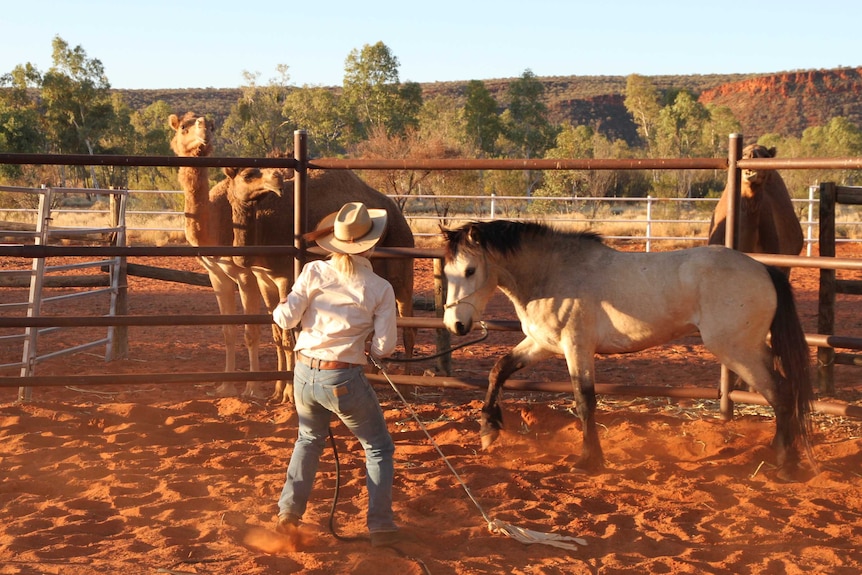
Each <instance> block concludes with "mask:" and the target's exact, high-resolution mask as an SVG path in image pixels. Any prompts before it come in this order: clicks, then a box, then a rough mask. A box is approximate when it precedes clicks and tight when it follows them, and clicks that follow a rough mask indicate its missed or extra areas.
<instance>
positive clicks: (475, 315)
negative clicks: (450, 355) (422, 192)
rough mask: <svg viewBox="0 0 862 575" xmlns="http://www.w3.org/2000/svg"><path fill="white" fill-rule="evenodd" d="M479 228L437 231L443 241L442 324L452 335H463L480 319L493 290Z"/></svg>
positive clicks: (493, 275) (492, 276)
mask: <svg viewBox="0 0 862 575" xmlns="http://www.w3.org/2000/svg"><path fill="white" fill-rule="evenodd" d="M479 226H481V224H467V225H465V226H463V227H461V228H458V229H455V230H445V229H442V228H441V231H442V232H443V235H444V237H445V239H446V260H445V266H444V268H443V273H444V274H445V275H446V282H447V296H446V306H445V311H444V313H443V323H444V324H445V325H446V328H447V329H448V330H449V331H451V332H452V333H454V334H457V335H465V334H467V333H468V332H469V331H470V330H471V329H472V328H473V322H474V321H478V320H479V319H481V317H482V311H483V310H484V309H485V304H486V303H488V299H489V298H490V297H491V294H493V293H494V289H495V288H496V287H497V277H496V273H495V272H494V270H493V269H492V268H491V266H489V265H488V253H487V251H486V249H485V246H484V242H483V241H482V238H481V236H480V234H481V232H480V230H481V228H480V227H479Z"/></svg>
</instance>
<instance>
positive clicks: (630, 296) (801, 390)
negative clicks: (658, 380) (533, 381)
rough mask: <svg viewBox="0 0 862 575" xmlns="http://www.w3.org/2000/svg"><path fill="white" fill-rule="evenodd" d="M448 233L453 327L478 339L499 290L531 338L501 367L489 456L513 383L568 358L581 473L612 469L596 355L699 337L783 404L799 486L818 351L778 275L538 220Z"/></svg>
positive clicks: (700, 253)
mask: <svg viewBox="0 0 862 575" xmlns="http://www.w3.org/2000/svg"><path fill="white" fill-rule="evenodd" d="M441 232H442V234H443V238H444V244H445V245H444V248H445V249H444V254H445V255H444V274H445V277H446V281H447V282H448V293H447V298H446V304H445V308H444V315H443V322H444V324H445V326H446V328H447V329H448V330H449V331H450V332H452V333H454V334H456V335H465V334H467V333H468V332H469V331H470V330H471V329H472V327H473V324H474V323H475V322H477V321H479V320H480V319H481V316H482V312H483V310H484V308H485V305H486V304H487V302H488V299H489V298H490V297H491V296H492V295H493V293H494V290H495V289H496V288H497V287H499V288H500V289H501V291H502V292H503V293H504V294H505V295H506V296H508V298H509V299H510V300H511V301H512V303H513V305H514V307H515V311H516V313H517V316H518V319H519V320H520V322H521V329H522V331H523V333H524V336H525V337H524V339H523V340H522V341H521V342H520V343H518V344H517V345H516V346H515V347H514V348H512V349H511V350H510V351H509V352H508V353H507V354H506V355H504V356H503V357H501V358H500V359H499V360H498V361H497V362H496V363H495V365H494V367H493V368H492V369H491V371H490V374H489V377H488V390H487V393H486V395H485V401H484V405H483V406H482V412H481V427H480V436H481V440H482V447H483V449H487V448H488V447H489V446H490V445H491V444H492V443H493V442H494V441H495V440H496V439H497V437H498V435H499V430H500V429H502V424H503V420H502V411H501V410H500V406H499V405H498V403H497V397H498V395H499V393H500V390H501V388H502V387H503V384H504V383H505V381H506V379H507V378H509V376H511V375H512V374H513V373H514V372H516V371H518V370H520V369H522V368H524V367H527V366H528V365H531V364H533V363H535V362H537V361H540V360H543V359H546V358H549V357H552V356H555V355H562V356H563V357H564V358H565V360H566V364H567V366H568V371H569V375H570V378H571V381H572V387H573V389H574V399H575V403H576V413H577V416H578V418H579V419H580V421H581V424H582V429H583V431H582V433H583V448H582V455H581V456H580V458H579V459H577V461H576V463H575V465H574V467H575V469H576V470H578V471H583V472H597V471H599V470H601V469H603V468H604V455H603V453H602V448H601V444H600V441H599V436H598V433H597V430H596V421H595V410H596V392H595V354H611V353H626V352H635V351H640V350H643V349H647V348H649V347H653V346H656V345H660V344H663V343H666V342H669V341H671V340H673V339H676V338H679V337H682V336H686V335H691V334H696V333H698V331H699V333H700V335H701V338H702V340H703V344H704V346H705V347H706V348H707V349H709V350H710V351H711V352H712V353H713V354H714V355H715V356H716V357H717V358H718V360H719V361H721V362H722V363H723V364H725V365H726V366H727V367H728V368H730V369H731V370H733V371H734V372H735V373H737V374H739V375H740V376H741V377H742V378H743V379H744V380H745V381H746V382H747V383H749V384H750V385H751V386H752V387H753V388H754V389H756V390H757V391H759V392H760V393H761V394H762V395H763V396H764V397H765V398H766V400H767V401H768V402H769V404H770V405H771V406H772V408H773V410H774V412H775V424H776V432H775V436H774V439H773V441H772V445H773V447H774V448H775V450H776V454H777V464H778V474H779V477H780V478H782V479H788V480H789V479H792V477H793V475H794V473H795V472H796V471H797V470H798V463H799V451H798V447H799V446H800V444H801V445H802V446H804V447H805V448H809V454H810V444H809V443H808V436H809V433H810V427H811V424H810V419H809V414H810V410H811V401H812V399H813V390H812V386H811V380H810V377H809V371H808V370H809V349H808V345H807V343H806V341H805V333H804V332H803V330H802V326H801V325H800V322H799V317H798V315H797V312H796V304H795V301H794V297H793V293H792V291H791V288H790V284H789V282H788V279H787V276H786V275H784V274H783V273H781V272H780V271H779V270H778V269H776V268H773V267H769V266H765V265H763V264H761V263H759V262H757V261H755V260H754V259H752V258H750V257H749V256H747V255H745V254H743V253H741V252H738V251H736V250H732V249H729V248H725V247H723V246H700V247H695V248H690V249H683V250H676V251H669V252H650V253H632V252H621V251H618V250H615V249H613V248H611V247H610V246H607V245H606V244H605V243H604V241H603V240H602V238H601V237H600V236H599V235H597V234H594V233H591V232H568V231H563V230H559V229H555V228H552V227H550V226H548V225H544V224H540V223H534V222H514V221H508V220H496V221H491V222H471V223H467V224H465V225H463V226H462V227H460V228H457V229H445V228H442V227H441ZM767 335H769V336H771V346H770V345H767Z"/></svg>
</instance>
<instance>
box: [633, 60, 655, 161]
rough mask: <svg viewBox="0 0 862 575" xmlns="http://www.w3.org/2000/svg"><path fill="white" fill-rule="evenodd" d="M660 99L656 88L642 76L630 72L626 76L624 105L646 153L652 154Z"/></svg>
mask: <svg viewBox="0 0 862 575" xmlns="http://www.w3.org/2000/svg"><path fill="white" fill-rule="evenodd" d="M660 102H661V100H660V98H659V93H658V90H656V89H655V86H653V84H652V82H650V81H649V79H648V78H645V77H644V76H639V75H638V74H631V75H630V76H628V77H627V78H626V92H625V100H624V105H625V107H626V110H628V112H629V114H631V115H632V118H633V119H634V122H635V124H637V127H638V132H639V133H640V135H641V137H642V138H643V140H644V143H645V144H646V146H647V153H648V154H650V155H652V147H653V139H654V134H653V127H654V126H655V125H656V123H657V122H658V116H659V112H660V111H661V103H660Z"/></svg>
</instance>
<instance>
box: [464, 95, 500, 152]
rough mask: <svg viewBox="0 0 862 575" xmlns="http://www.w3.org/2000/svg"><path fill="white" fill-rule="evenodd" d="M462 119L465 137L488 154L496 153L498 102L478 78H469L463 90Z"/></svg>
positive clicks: (498, 118) (498, 123)
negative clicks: (464, 97)
mask: <svg viewBox="0 0 862 575" xmlns="http://www.w3.org/2000/svg"><path fill="white" fill-rule="evenodd" d="M465 95H466V102H465V103H464V121H465V123H466V126H465V129H466V132H467V137H468V138H470V141H471V143H472V144H473V145H474V146H475V147H476V148H477V149H479V150H482V151H483V152H485V153H486V154H488V155H489V156H493V155H494V154H495V153H497V139H498V138H499V137H500V134H501V132H502V126H501V124H500V116H499V113H498V108H499V104H498V103H497V100H495V99H494V97H493V96H492V95H491V92H489V91H488V88H486V87H485V83H484V82H482V81H480V80H471V81H470V82H468V83H467V88H466V90H465Z"/></svg>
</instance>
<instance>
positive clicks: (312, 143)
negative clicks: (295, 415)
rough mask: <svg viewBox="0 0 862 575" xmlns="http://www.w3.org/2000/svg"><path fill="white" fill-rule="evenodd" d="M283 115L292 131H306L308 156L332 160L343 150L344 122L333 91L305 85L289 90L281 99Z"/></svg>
mask: <svg viewBox="0 0 862 575" xmlns="http://www.w3.org/2000/svg"><path fill="white" fill-rule="evenodd" d="M282 116H283V117H284V118H285V120H286V121H287V122H288V123H289V125H291V126H293V127H294V129H299V130H306V131H307V132H308V136H309V137H308V154H309V155H310V156H311V157H333V156H338V155H341V154H343V153H344V151H345V150H346V148H345V146H344V142H343V141H342V140H343V138H344V135H345V129H346V127H347V120H345V118H344V114H343V113H342V110H341V105H340V102H339V99H338V97H337V96H336V94H335V93H334V92H333V91H332V90H328V89H326V88H321V87H308V86H304V87H302V88H297V89H295V90H291V91H290V92H289V93H288V94H287V97H286V98H285V100H284V106H283V107H282Z"/></svg>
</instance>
